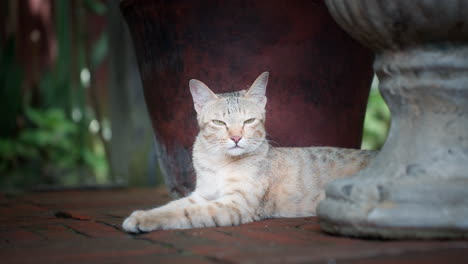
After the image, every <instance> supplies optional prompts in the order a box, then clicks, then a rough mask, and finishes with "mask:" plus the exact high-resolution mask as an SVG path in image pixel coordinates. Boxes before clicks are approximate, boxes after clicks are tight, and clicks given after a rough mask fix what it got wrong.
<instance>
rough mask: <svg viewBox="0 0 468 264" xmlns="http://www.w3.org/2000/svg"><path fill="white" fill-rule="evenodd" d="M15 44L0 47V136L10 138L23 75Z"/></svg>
mask: <svg viewBox="0 0 468 264" xmlns="http://www.w3.org/2000/svg"><path fill="white" fill-rule="evenodd" d="M14 54H15V42H14V41H13V39H10V40H9V41H7V43H6V46H5V47H0V98H3V100H1V103H0V116H1V117H2V122H0V136H3V137H7V136H12V135H13V134H14V133H15V130H16V119H17V117H18V114H19V111H20V109H21V89H20V86H21V81H22V78H23V73H22V71H21V68H20V66H19V65H18V63H16V61H15V58H14Z"/></svg>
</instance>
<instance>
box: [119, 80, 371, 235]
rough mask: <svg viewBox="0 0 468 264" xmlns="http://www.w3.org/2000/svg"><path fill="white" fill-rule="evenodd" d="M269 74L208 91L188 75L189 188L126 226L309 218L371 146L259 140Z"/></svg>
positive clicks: (364, 161) (144, 229)
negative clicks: (194, 124) (241, 85)
mask: <svg viewBox="0 0 468 264" xmlns="http://www.w3.org/2000/svg"><path fill="white" fill-rule="evenodd" d="M268 76H269V73H268V72H264V73H262V74H261V75H260V76H259V77H258V78H257V79H256V80H255V82H254V83H253V84H252V85H251V86H250V88H249V89H248V91H245V90H242V91H238V92H233V93H226V94H218V95H217V94H214V93H213V92H212V91H211V90H210V89H209V88H208V87H207V86H206V85H205V84H204V83H202V82H201V81H198V80H194V79H192V80H190V82H189V87H190V92H191V94H192V97H193V102H194V107H195V111H196V112H197V121H198V125H199V128H200V131H199V133H198V135H197V137H196V139H195V144H194V146H193V165H194V168H195V172H196V176H197V177H196V187H195V190H194V191H193V192H192V193H191V194H190V195H188V196H187V197H185V198H181V199H178V200H175V201H172V202H170V203H168V204H166V205H164V206H161V207H158V208H154V209H151V210H147V211H142V210H137V211H134V212H133V213H132V214H131V215H130V216H129V217H128V218H126V219H125V220H124V222H123V229H124V230H125V231H127V232H132V233H141V232H149V231H152V230H158V229H188V228H199V227H214V226H231V225H239V224H244V223H249V222H252V221H257V220H261V219H266V218H276V217H304V216H314V215H315V209H316V206H317V204H318V203H319V201H320V200H322V199H323V198H324V196H325V193H324V185H325V184H326V183H328V182H329V181H331V180H334V179H338V178H342V177H345V176H348V175H351V174H354V173H355V172H357V171H359V170H361V169H362V168H364V167H365V166H366V165H367V163H368V162H369V160H370V159H371V158H372V157H373V156H374V155H375V153H376V152H375V151H366V150H355V149H340V148H332V147H309V148H280V147H273V146H271V145H270V144H269V141H268V140H267V139H266V131H265V105H266V102H267V98H266V96H265V91H266V87H267V83H268Z"/></svg>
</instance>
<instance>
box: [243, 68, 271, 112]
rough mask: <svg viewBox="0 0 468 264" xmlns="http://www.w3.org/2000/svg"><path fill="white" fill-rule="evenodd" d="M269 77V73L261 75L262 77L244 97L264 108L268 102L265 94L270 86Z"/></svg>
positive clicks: (258, 78) (259, 77)
mask: <svg viewBox="0 0 468 264" xmlns="http://www.w3.org/2000/svg"><path fill="white" fill-rule="evenodd" d="M268 75H269V73H268V72H264V73H262V74H260V76H258V77H257V79H256V80H255V82H254V83H253V84H252V85H251V86H250V88H249V90H248V91H247V93H246V94H245V95H244V97H247V98H250V99H253V100H255V101H256V102H257V103H258V104H260V105H261V106H262V107H265V105H266V102H267V98H266V96H265V93H266V87H267V84H268Z"/></svg>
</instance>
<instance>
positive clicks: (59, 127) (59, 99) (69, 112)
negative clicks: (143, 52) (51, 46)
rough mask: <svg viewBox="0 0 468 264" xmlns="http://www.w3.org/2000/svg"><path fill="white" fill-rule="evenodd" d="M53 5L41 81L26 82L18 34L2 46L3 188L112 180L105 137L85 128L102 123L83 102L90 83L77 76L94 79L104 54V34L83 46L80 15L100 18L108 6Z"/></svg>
mask: <svg viewBox="0 0 468 264" xmlns="http://www.w3.org/2000/svg"><path fill="white" fill-rule="evenodd" d="M6 2H9V1H6ZM53 10H54V14H53V15H54V17H53V18H52V19H53V20H54V21H55V25H54V29H55V35H56V45H57V57H56V60H55V61H54V65H52V67H50V68H49V69H47V70H44V71H42V72H40V74H41V77H40V80H39V82H37V83H34V84H32V85H30V84H29V85H30V86H28V87H26V85H25V84H26V82H25V81H24V79H25V77H26V76H24V74H25V73H24V72H23V69H22V68H21V66H20V65H19V64H18V63H17V58H16V54H17V52H16V51H15V46H16V45H15V42H14V40H15V39H17V38H15V36H14V35H11V36H10V41H7V42H6V43H4V45H2V44H3V43H0V45H2V46H0V115H1V116H2V122H0V190H1V191H11V190H21V189H25V188H29V187H34V186H38V185H44V184H46V185H79V184H96V183H108V182H109V181H110V178H109V177H108V163H107V156H106V152H105V149H106V148H105V146H104V145H105V144H106V142H104V139H103V137H102V136H100V134H99V132H97V131H91V130H90V129H89V124H90V123H91V122H98V121H99V122H102V121H103V120H96V119H97V116H96V114H95V112H96V109H95V108H96V107H98V106H97V105H93V104H92V103H91V102H89V99H88V98H89V97H90V91H91V90H92V89H96V87H92V85H90V83H89V81H88V83H86V84H85V83H83V81H82V80H81V79H80V73H82V72H83V70H86V71H91V72H90V76H92V75H93V74H94V72H93V70H94V69H96V67H97V66H99V65H100V64H101V63H102V61H103V60H104V59H105V58H106V56H107V54H108V40H107V34H105V33H102V34H101V35H100V36H99V38H98V40H97V41H96V42H95V43H90V46H89V48H88V46H87V45H86V43H87V42H86V41H88V39H89V36H88V35H87V33H86V31H85V28H86V25H87V24H86V23H88V21H87V20H86V16H87V15H89V14H94V15H105V13H106V12H107V7H106V5H105V4H103V2H102V1H100V0H84V1H77V2H70V1H55V2H54V8H53ZM71 12H77V14H76V15H75V16H73V17H75V18H76V19H72V15H71ZM15 33H16V34H18V32H15ZM91 78H92V77H91ZM33 99H34V100H33ZM104 121H105V120H104Z"/></svg>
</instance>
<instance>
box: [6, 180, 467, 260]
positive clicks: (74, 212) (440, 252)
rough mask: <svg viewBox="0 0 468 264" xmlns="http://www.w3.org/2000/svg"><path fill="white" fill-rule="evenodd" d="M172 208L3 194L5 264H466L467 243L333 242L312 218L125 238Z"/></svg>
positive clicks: (93, 195)
mask: <svg viewBox="0 0 468 264" xmlns="http://www.w3.org/2000/svg"><path fill="white" fill-rule="evenodd" d="M168 200H169V196H168V194H167V193H166V192H165V191H164V188H157V189H121V190H106V191H102V190H101V191H62V192H47V193H29V194H23V195H17V196H9V195H3V194H0V223H1V224H0V261H1V262H2V263H43V262H44V263H64V262H67V263H329V264H332V263H354V264H371V263H380V264H389V263H405V264H406V263H468V241H379V240H361V239H351V238H342V237H334V236H330V235H327V234H324V233H322V232H321V231H320V229H319V226H318V222H317V221H318V220H317V218H314V217H308V218H290V219H270V220H265V221H259V222H255V223H251V224H246V225H242V226H237V227H216V228H202V229H192V230H169V231H157V232H151V233H148V234H143V235H138V236H137V235H130V234H126V233H124V232H122V230H121V228H120V224H121V222H122V220H123V219H124V217H125V216H127V215H128V214H129V213H130V212H131V211H132V210H134V209H144V208H151V207H154V206H155V205H158V204H163V203H165V202H167V201H168Z"/></svg>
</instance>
